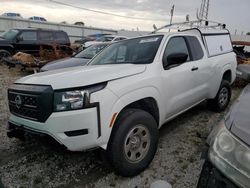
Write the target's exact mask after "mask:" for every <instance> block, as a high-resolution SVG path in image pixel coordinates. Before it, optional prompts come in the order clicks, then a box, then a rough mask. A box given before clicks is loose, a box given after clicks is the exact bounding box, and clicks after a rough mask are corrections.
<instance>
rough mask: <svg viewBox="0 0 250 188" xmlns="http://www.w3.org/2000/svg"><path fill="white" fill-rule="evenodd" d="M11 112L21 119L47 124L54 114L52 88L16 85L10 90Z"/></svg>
mask: <svg viewBox="0 0 250 188" xmlns="http://www.w3.org/2000/svg"><path fill="white" fill-rule="evenodd" d="M8 99H9V109H10V112H11V113H12V114H14V115H16V116H19V117H21V118H25V119H30V120H33V121H39V122H45V121H46V120H47V119H48V117H49V116H50V114H51V113H52V106H53V104H52V102H53V90H52V88H51V86H36V85H21V84H14V85H12V86H11V87H10V88H9V90H8Z"/></svg>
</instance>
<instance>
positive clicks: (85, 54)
mask: <svg viewBox="0 0 250 188" xmlns="http://www.w3.org/2000/svg"><path fill="white" fill-rule="evenodd" d="M106 46H108V44H98V45H92V46H90V47H89V48H87V49H85V50H83V51H81V52H80V53H78V54H76V55H75V56H74V57H76V58H86V59H92V58H93V57H94V56H95V55H96V54H98V53H99V52H100V51H101V50H102V49H103V48H105V47H106Z"/></svg>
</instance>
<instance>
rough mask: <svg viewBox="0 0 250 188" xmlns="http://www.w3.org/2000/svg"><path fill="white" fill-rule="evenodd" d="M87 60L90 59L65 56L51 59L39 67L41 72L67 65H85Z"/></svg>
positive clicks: (66, 66)
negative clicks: (54, 59)
mask: <svg viewBox="0 0 250 188" xmlns="http://www.w3.org/2000/svg"><path fill="white" fill-rule="evenodd" d="M89 61H90V59H86V58H76V57H72V58H69V57H67V58H64V59H60V60H56V61H52V62H50V63H48V64H46V65H44V66H43V67H42V68H41V72H44V71H51V70H55V69H62V68H68V67H76V66H82V65H86V64H87V63H88V62H89Z"/></svg>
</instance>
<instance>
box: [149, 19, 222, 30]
mask: <svg viewBox="0 0 250 188" xmlns="http://www.w3.org/2000/svg"><path fill="white" fill-rule="evenodd" d="M210 23H211V24H212V25H209V24H210ZM174 27H175V28H174ZM184 27H185V29H187V28H188V29H192V28H197V29H209V28H211V29H225V28H226V24H223V23H219V22H215V21H210V20H204V19H198V20H193V21H185V22H179V23H171V24H167V25H164V26H162V27H160V28H156V26H154V28H155V30H154V31H153V32H152V33H156V32H158V31H160V30H163V29H177V30H178V31H180V30H181V29H180V28H184Z"/></svg>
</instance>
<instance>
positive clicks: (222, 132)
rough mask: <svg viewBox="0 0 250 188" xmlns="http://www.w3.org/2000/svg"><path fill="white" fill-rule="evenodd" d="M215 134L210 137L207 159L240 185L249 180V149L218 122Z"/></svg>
mask: <svg viewBox="0 0 250 188" xmlns="http://www.w3.org/2000/svg"><path fill="white" fill-rule="evenodd" d="M219 127H220V128H219V129H218V128H217V134H215V133H213V132H212V133H213V136H212V138H211V137H210V138H209V139H210V143H212V144H211V145H210V149H209V159H210V161H211V162H212V163H213V164H214V165H215V166H216V167H217V168H218V169H219V170H220V171H221V172H222V173H223V174H224V175H225V176H226V177H228V178H229V179H231V180H232V181H233V182H235V184H237V185H238V186H240V187H248V186H249V182H250V149H249V147H248V146H247V145H245V144H244V143H243V142H241V141H239V140H238V139H237V138H236V137H235V136H234V135H232V134H231V133H230V132H229V131H228V130H227V128H226V127H225V125H224V126H223V124H220V126H219Z"/></svg>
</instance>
